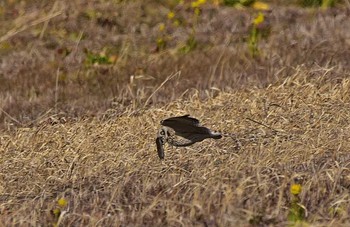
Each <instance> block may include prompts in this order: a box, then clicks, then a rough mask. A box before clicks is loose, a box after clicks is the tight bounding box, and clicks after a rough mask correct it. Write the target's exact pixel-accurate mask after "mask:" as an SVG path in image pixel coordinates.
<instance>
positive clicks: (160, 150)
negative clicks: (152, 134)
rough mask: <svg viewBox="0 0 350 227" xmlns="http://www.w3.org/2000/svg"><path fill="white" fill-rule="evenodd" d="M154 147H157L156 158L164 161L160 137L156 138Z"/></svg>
mask: <svg viewBox="0 0 350 227" xmlns="http://www.w3.org/2000/svg"><path fill="white" fill-rule="evenodd" d="M156 145H157V152H158V157H159V158H160V159H164V147H163V141H162V138H161V137H157V139H156Z"/></svg>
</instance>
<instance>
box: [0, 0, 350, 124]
mask: <svg viewBox="0 0 350 227" xmlns="http://www.w3.org/2000/svg"><path fill="white" fill-rule="evenodd" d="M18 2H19V1H17V0H12V1H9V0H6V1H4V3H2V5H0V108H1V109H2V110H3V111H5V112H6V113H7V114H8V115H9V116H11V117H12V118H14V119H16V121H14V120H13V119H11V118H10V117H9V116H8V115H7V114H5V112H2V111H0V127H2V128H3V126H5V127H11V126H12V125H15V126H22V127H23V126H28V125H31V124H33V123H37V119H38V118H39V120H40V119H41V118H42V117H46V115H45V113H47V111H48V110H51V111H50V112H49V114H51V115H52V114H61V115H64V116H66V117H76V116H82V115H85V116H91V115H98V114H101V113H104V112H105V111H106V110H108V109H111V108H113V109H115V110H116V111H118V112H119V113H122V112H123V111H124V110H125V108H130V107H131V106H132V107H133V108H135V109H136V108H138V107H140V106H141V107H142V106H143V105H144V103H145V101H146V99H147V98H148V97H149V96H150V95H151V94H152V93H153V92H154V90H155V88H157V87H158V86H159V85H160V84H161V83H162V82H163V81H164V80H165V79H166V78H167V77H168V76H169V75H171V74H173V73H174V72H178V71H181V77H178V78H177V79H176V80H174V81H172V82H171V83H167V84H165V85H164V86H163V87H162V89H160V90H159V91H158V92H157V93H156V94H155V95H154V96H152V99H151V100H150V102H149V104H150V106H154V105H158V106H161V105H164V104H166V103H167V102H169V101H171V100H175V99H176V98H178V97H179V96H181V95H182V94H184V93H185V97H186V96H187V95H188V96H189V97H190V96H192V95H193V93H192V92H191V90H192V89H193V88H194V89H196V90H198V91H199V92H200V95H201V96H205V90H208V89H210V88H211V87H216V88H219V89H221V90H226V89H231V88H246V87H255V86H259V87H266V86H268V85H269V84H270V83H272V82H274V81H276V80H278V79H280V78H285V77H288V76H290V75H291V74H292V73H293V68H295V67H297V66H298V65H300V64H304V65H305V66H307V67H315V65H320V66H322V67H333V66H337V67H338V68H339V69H340V71H342V72H340V74H339V75H344V74H346V73H347V70H346V69H348V68H349V61H348V59H350V55H349V51H348V48H347V47H348V46H349V31H350V27H349V26H350V17H349V16H348V14H349V9H348V8H346V7H339V8H335V9H329V10H307V9H302V8H300V7H296V6H295V5H294V6H283V5H279V6H278V5H277V6H275V5H273V4H272V7H273V8H272V9H273V10H271V11H270V12H266V13H265V14H266V20H267V24H269V26H271V34H270V35H269V37H268V38H267V39H264V40H262V41H261V42H260V43H259V47H260V49H261V56H260V57H259V58H257V59H252V57H251V56H250V54H249V51H248V48H247V37H248V36H249V27H250V25H251V21H252V19H253V18H254V17H255V16H256V13H257V12H256V11H253V10H238V9H234V8H230V7H213V6H209V5H208V6H206V7H205V8H203V11H202V15H201V17H200V20H199V23H198V24H195V25H193V26H194V28H195V30H196V35H195V36H196V37H195V38H196V40H197V42H198V45H197V46H198V48H197V49H195V50H193V51H192V52H190V53H188V54H179V53H178V52H177V50H178V49H179V45H180V44H181V43H184V42H185V41H186V39H187V38H188V36H189V34H190V33H191V31H192V26H190V25H188V26H181V27H179V28H177V29H176V28H174V27H171V26H170V24H171V23H170V22H168V21H167V19H166V18H167V16H166V15H167V13H168V12H169V10H170V9H169V6H168V5H167V4H165V3H164V2H165V1H164V2H163V3H164V4H163V3H160V2H159V1H154V0H147V1H140V0H137V1H123V2H122V3H116V2H118V1H105V0H97V1H94V3H93V4H92V3H91V4H87V3H86V1H85V0H74V1H67V0H66V1H56V2H54V1H49V2H48V1H21V3H20V4H19V3H18ZM274 2H276V1H274ZM277 2H279V1H277ZM176 13H177V16H179V17H181V18H183V20H184V21H185V22H187V23H188V24H191V23H192V22H193V21H192V19H191V18H192V14H191V11H190V10H185V9H176ZM160 23H165V24H167V31H166V32H167V34H168V35H169V36H170V37H172V38H171V39H170V40H169V41H168V46H167V49H166V50H165V51H161V52H155V47H156V40H157V38H158V37H159V35H160V32H159V31H158V28H159V24H160ZM103 51H105V52H106V53H107V54H109V55H113V56H114V57H116V62H115V63H114V64H110V65H98V66H96V65H93V64H87V63H86V59H87V52H92V53H95V54H98V53H101V52H103ZM132 78H134V79H133V80H132Z"/></svg>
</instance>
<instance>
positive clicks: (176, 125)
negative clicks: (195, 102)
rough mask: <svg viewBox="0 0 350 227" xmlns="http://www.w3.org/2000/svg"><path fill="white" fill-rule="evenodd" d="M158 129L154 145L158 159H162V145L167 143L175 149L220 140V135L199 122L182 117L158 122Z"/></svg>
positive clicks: (186, 116) (187, 116) (188, 117)
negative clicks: (206, 140)
mask: <svg viewBox="0 0 350 227" xmlns="http://www.w3.org/2000/svg"><path fill="white" fill-rule="evenodd" d="M160 123H161V125H162V127H161V128H160V130H159V132H158V135H157V139H156V144H157V152H158V156H159V158H160V159H164V148H163V146H164V144H165V143H169V144H170V145H172V146H176V147H185V146H190V145H192V144H194V143H196V142H201V141H203V140H204V139H207V138H213V139H220V138H221V137H222V136H221V134H220V133H217V132H212V131H211V130H210V129H208V128H206V127H203V126H201V125H200V124H199V120H197V119H195V118H192V117H190V116H189V115H184V116H181V117H172V118H168V119H165V120H163V121H161V122H160Z"/></svg>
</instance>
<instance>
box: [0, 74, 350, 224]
mask: <svg viewBox="0 0 350 227" xmlns="http://www.w3.org/2000/svg"><path fill="white" fill-rule="evenodd" d="M330 72H331V71H328V73H327V70H326V69H320V70H318V71H317V72H316V71H315V72H313V73H314V74H316V75H318V76H317V77H316V78H317V79H315V78H309V79H306V78H307V76H305V75H306V74H308V73H310V72H309V71H306V70H305V69H301V68H300V69H297V70H296V72H295V75H294V76H293V77H291V78H289V79H287V80H286V81H284V82H283V83H278V84H276V85H273V86H270V87H268V88H266V89H251V90H244V91H237V92H233V93H224V92H223V93H219V94H218V95H217V96H216V97H215V98H209V99H208V100H207V101H206V102H202V101H199V100H198V98H197V97H195V96H193V97H192V98H191V100H187V101H176V102H172V103H170V104H169V105H167V106H164V107H163V108H161V109H157V108H150V109H148V110H145V111H143V112H139V113H137V114H135V113H134V114H132V113H130V115H128V114H125V115H124V116H121V117H116V118H113V119H110V120H104V121H98V120H97V119H87V120H79V121H77V122H74V123H57V124H52V122H42V123H41V125H38V126H36V127H33V128H22V129H18V130H17V131H16V132H14V133H7V134H2V135H1V137H0V139H1V140H0V151H1V163H0V173H1V175H0V179H1V194H2V195H1V203H2V205H1V217H0V222H1V223H3V224H5V225H13V224H14V223H17V224H19V223H20V224H30V225H38V224H42V225H46V224H47V223H48V222H52V219H51V218H52V217H51V215H50V213H49V211H50V209H52V208H53V207H55V204H56V200H57V199H58V198H60V197H65V198H66V199H67V200H68V208H66V209H67V211H68V212H67V213H66V214H65V215H64V216H63V219H62V223H64V225H78V224H79V225H86V224H90V225H95V224H99V225H102V226H107V225H118V224H122V225H134V224H137V225H170V226H178V225H180V224H184V225H185V226H189V225H202V224H206V225H209V226H215V225H219V226H233V225H236V224H239V225H244V226H246V225H248V223H249V222H255V223H257V224H258V225H263V224H278V225H281V224H283V223H285V222H286V220H287V218H286V217H287V213H288V207H289V205H288V204H289V203H290V193H289V186H290V185H291V184H292V183H294V182H298V183H301V184H302V186H303V191H302V193H301V203H302V204H303V205H304V206H305V207H306V209H307V214H308V216H307V219H306V220H307V221H308V222H309V223H312V224H313V225H321V226H323V225H330V224H332V225H333V226H335V225H337V226H341V225H344V226H347V225H349V224H350V222H349V218H350V217H349V215H348V214H349V212H350V205H349V187H350V178H349V176H350V174H349V160H350V156H349V153H348V151H349V149H350V142H349V139H350V133H349V132H350V130H349V125H350V122H349V121H350V120H349V119H350V108H349V101H350V100H349V90H350V83H349V80H348V79H344V80H339V81H337V82H334V81H333V80H329V79H327V78H328V76H327V75H328V74H329V73H330ZM321 75H325V76H324V77H322V76H321ZM184 113H190V114H191V115H193V116H195V117H198V118H200V119H201V120H202V122H203V124H204V125H206V126H209V127H211V128H213V129H219V130H222V131H225V132H230V133H235V134H236V136H237V140H238V141H239V143H240V146H238V147H237V141H235V140H232V139H231V138H230V137H226V138H223V139H221V140H219V141H214V140H206V141H204V142H202V143H199V144H196V145H193V146H191V147H188V148H179V149H174V148H171V147H167V148H166V159H165V160H164V161H163V162H161V161H160V160H159V159H158V157H157V154H156V150H155V143H154V138H155V133H156V130H157V127H158V126H157V125H158V122H159V120H161V119H162V118H164V117H168V116H173V115H175V114H184ZM247 119H253V120H255V121H257V122H260V123H262V124H265V125H267V126H269V127H270V128H268V127H265V126H262V125H260V124H257V123H254V122H253V121H251V120H247ZM272 128H273V129H272ZM274 130H277V131H278V132H274ZM335 209H338V212H337V214H336V215H333V214H332V210H333V211H334V210H335Z"/></svg>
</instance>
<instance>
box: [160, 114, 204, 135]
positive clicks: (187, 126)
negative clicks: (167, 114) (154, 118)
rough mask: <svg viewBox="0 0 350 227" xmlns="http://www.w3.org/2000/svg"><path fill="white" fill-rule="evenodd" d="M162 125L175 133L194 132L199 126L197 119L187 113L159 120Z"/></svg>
mask: <svg viewBox="0 0 350 227" xmlns="http://www.w3.org/2000/svg"><path fill="white" fill-rule="evenodd" d="M160 123H161V124H162V125H163V126H167V127H170V128H172V129H174V130H175V132H177V133H181V132H195V131H197V130H198V128H200V127H201V126H200V124H199V120H198V119H196V118H193V117H190V115H189V114H187V115H184V116H180V117H171V118H167V119H165V120H163V121H161V122H160Z"/></svg>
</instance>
